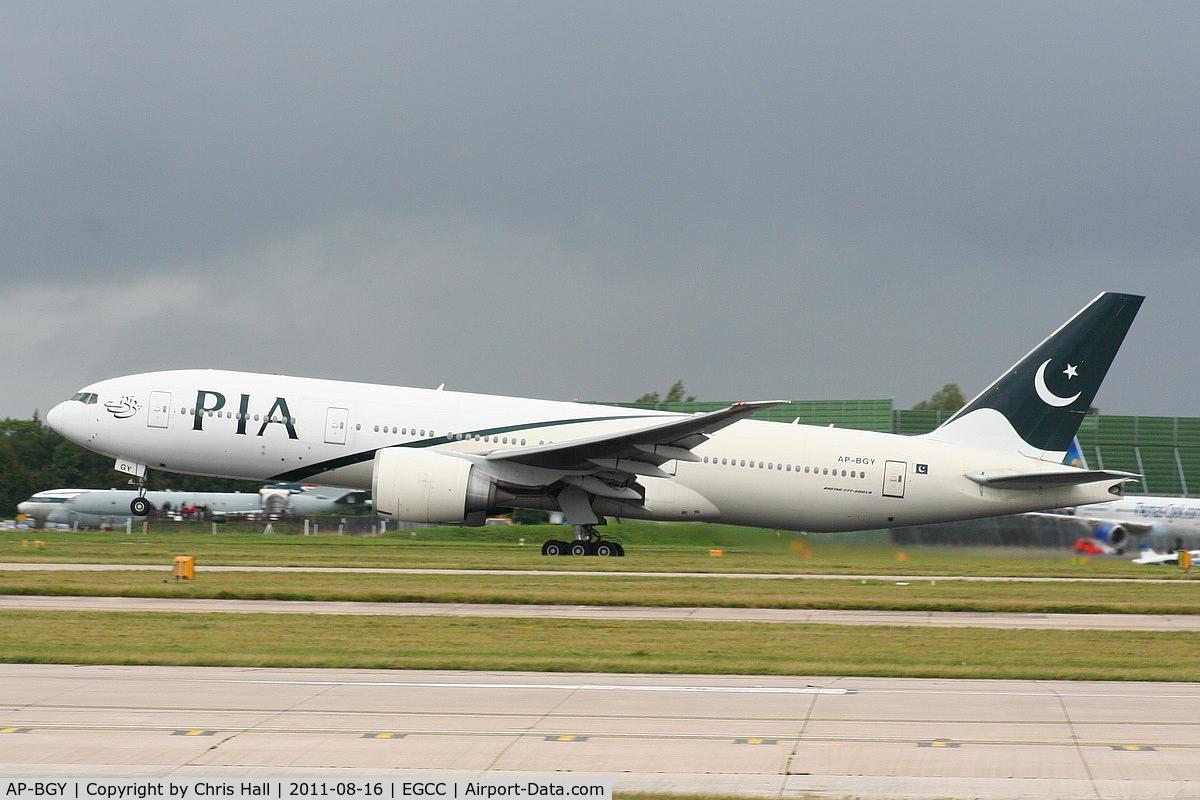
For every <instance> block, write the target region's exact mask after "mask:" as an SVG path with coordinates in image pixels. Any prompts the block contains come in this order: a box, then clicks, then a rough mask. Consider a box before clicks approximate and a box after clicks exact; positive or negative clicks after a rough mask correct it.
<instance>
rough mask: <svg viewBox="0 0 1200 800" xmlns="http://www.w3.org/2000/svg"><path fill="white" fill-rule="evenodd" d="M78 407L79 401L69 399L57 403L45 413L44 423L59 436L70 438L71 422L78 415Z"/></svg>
mask: <svg viewBox="0 0 1200 800" xmlns="http://www.w3.org/2000/svg"><path fill="white" fill-rule="evenodd" d="M80 407H81V406H80V404H79V403H76V402H72V401H70V400H68V401H66V402H63V403H59V404H58V405H56V406H55V407H54V408H52V409H50V412H49V413H48V414H46V424H47V425H49V426H50V428H51V430H53V431H54V432H55V433H57V434H58V435H59V436H63V437H65V438H67V439H71V438H72V436H71V428H72V425H71V422H72V420H74V419H76V418H77V417H78V416H79V414H78V411H79V408H80Z"/></svg>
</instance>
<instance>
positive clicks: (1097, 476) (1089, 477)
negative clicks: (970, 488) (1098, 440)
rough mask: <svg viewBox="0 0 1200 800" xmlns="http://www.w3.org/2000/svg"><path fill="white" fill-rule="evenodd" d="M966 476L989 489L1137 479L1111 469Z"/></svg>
mask: <svg viewBox="0 0 1200 800" xmlns="http://www.w3.org/2000/svg"><path fill="white" fill-rule="evenodd" d="M967 478H969V479H970V480H973V481H975V483H978V484H979V485H980V486H986V487H988V488H989V489H1057V488H1059V487H1062V486H1082V485H1083V484H1085V483H1098V482H1099V481H1108V480H1119V481H1128V480H1137V479H1139V478H1141V476H1140V475H1137V474H1135V473H1133V472H1119V471H1117V470H1112V469H1072V470H1057V471H1054V472H1024V473H1020V474H1017V475H980V474H977V473H968V474H967Z"/></svg>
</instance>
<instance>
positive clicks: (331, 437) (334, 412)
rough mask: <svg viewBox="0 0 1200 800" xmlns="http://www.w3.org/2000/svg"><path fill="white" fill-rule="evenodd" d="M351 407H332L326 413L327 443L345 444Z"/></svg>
mask: <svg viewBox="0 0 1200 800" xmlns="http://www.w3.org/2000/svg"><path fill="white" fill-rule="evenodd" d="M349 421H350V409H348V408H337V407H336V406H335V407H332V408H330V409H329V411H328V412H326V414H325V444H345V443H346V426H347V425H348V424H349Z"/></svg>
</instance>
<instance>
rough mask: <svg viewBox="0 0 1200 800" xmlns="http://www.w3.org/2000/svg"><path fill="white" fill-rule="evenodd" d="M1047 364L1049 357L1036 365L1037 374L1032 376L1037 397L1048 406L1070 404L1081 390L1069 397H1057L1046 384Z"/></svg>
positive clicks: (1076, 398) (1057, 406) (1060, 406)
mask: <svg viewBox="0 0 1200 800" xmlns="http://www.w3.org/2000/svg"><path fill="white" fill-rule="evenodd" d="M1049 364H1050V359H1048V358H1047V359H1046V360H1045V361H1043V362H1042V365H1041V366H1040V367H1038V371H1037V375H1035V376H1034V378H1033V388H1034V389H1037V394H1038V397H1040V398H1042V402H1043V403H1045V404H1046V405H1048V406H1054V407H1055V408H1062V407H1063V406H1069V405H1071V403H1074V402H1075V401H1076V400H1078V399H1079V395H1080V394H1082V392H1076V393H1075V394H1074V395H1072V396H1071V397H1059V396H1058V395H1056V394H1055V393H1054V392H1052V391H1050V387H1048V386H1046V367H1047V366H1048V365H1049Z"/></svg>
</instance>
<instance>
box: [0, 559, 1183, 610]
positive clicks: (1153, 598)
mask: <svg viewBox="0 0 1200 800" xmlns="http://www.w3.org/2000/svg"><path fill="white" fill-rule="evenodd" d="M170 576H171V570H170V568H169V567H163V568H162V569H161V570H159V571H130V570H112V571H102V572H92V571H69V570H64V571H49V572H43V571H36V572H35V571H28V572H26V571H18V570H10V571H0V594H20V595H85V596H113V597H190V598H209V599H214V598H216V599H240V600H340V601H362V602H393V603H402V602H421V603H518V604H568V605H615V606H654V607H673V606H684V607H700V606H718V607H728V608H851V609H877V610H885V609H886V610H905V611H975V612H980V611H1009V612H1024V613H1109V614H1120V613H1127V614H1200V582H1195V581H1188V582H1170V583H1150V582H1144V581H1128V582H1112V583H1107V582H1083V581H1079V582H1058V581H1051V582H1043V581H1037V582H1015V581H987V582H979V581H964V580H955V579H953V578H928V579H913V580H906V581H896V580H878V579H871V580H867V579H854V578H851V579H837V578H832V579H829V578H822V579H804V578H785V577H779V578H748V577H747V578H736V577H730V578H726V577H708V578H705V577H687V576H679V577H676V576H654V575H649V576H631V575H620V574H584V575H561V574H555V573H543V574H494V573H488V574H480V575H472V574H470V573H467V574H462V573H459V574H452V575H439V574H428V573H414V574H407V573H406V574H363V573H313V572H219V571H211V570H210V571H206V570H205V569H204V566H203V564H201V565H199V566H197V569H196V579H195V580H194V581H174V580H171V577H170Z"/></svg>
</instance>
